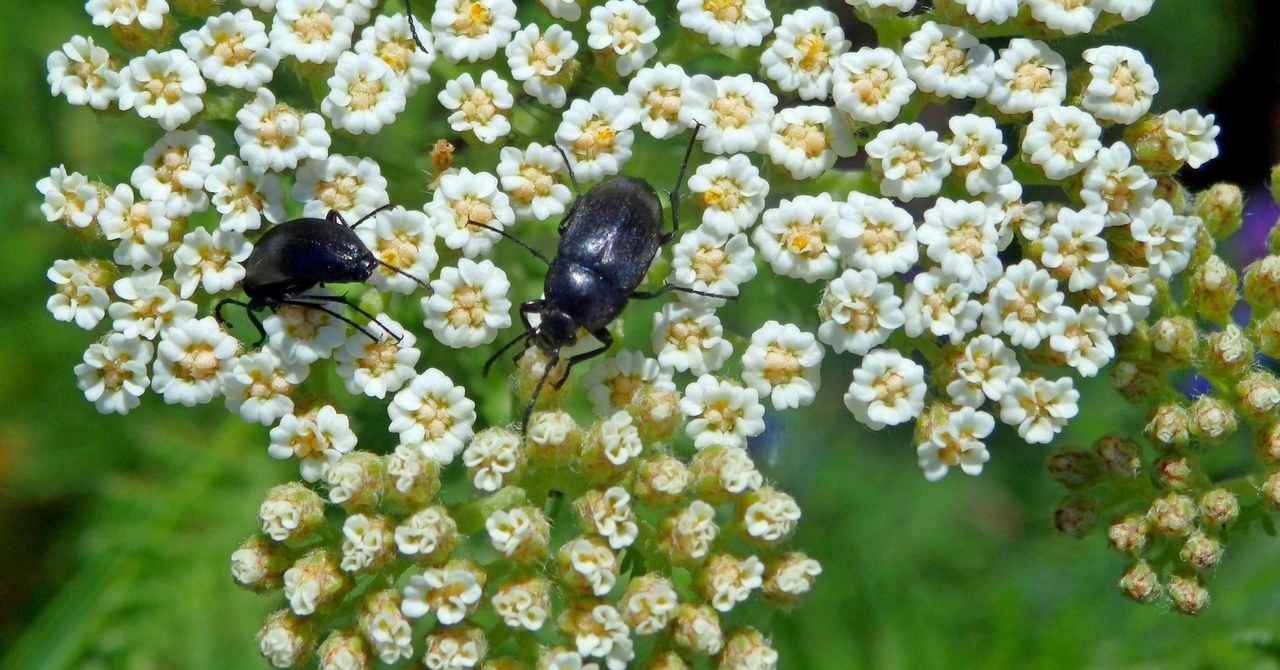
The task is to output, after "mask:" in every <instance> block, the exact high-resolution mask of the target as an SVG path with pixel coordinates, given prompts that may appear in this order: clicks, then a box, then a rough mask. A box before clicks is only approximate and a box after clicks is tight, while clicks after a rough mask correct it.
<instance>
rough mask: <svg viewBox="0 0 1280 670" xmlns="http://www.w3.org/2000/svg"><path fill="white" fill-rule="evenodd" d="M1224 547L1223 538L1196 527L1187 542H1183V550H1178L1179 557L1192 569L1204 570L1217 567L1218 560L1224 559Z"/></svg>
mask: <svg viewBox="0 0 1280 670" xmlns="http://www.w3.org/2000/svg"><path fill="white" fill-rule="evenodd" d="M1222 549H1223V547H1222V540H1219V539H1218V538H1216V537H1213V536H1210V535H1206V534H1205V533H1204V531H1202V530H1199V529H1196V530H1194V531H1191V534H1190V535H1188V536H1187V540H1186V542H1183V543H1182V550H1181V551H1180V552H1178V557H1179V558H1181V559H1182V562H1183V563H1186V564H1187V566H1188V567H1190V568H1191V569H1192V570H1195V571H1197V572H1204V571H1205V570H1212V569H1213V568H1215V567H1217V565H1218V562H1219V561H1221V560H1222Z"/></svg>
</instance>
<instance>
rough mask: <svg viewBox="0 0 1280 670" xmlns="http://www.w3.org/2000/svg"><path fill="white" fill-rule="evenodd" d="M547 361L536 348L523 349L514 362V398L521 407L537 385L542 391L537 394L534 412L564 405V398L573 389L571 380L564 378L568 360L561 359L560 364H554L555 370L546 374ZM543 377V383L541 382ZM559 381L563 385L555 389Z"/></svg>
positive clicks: (544, 355) (567, 369)
mask: <svg viewBox="0 0 1280 670" xmlns="http://www.w3.org/2000/svg"><path fill="white" fill-rule="evenodd" d="M549 360H550V359H548V358H547V356H546V354H543V353H542V350H541V349H539V348H538V347H529V348H528V349H525V350H524V353H523V354H521V355H520V358H519V359H517V360H516V373H515V375H516V397H518V398H519V399H520V406H521V407H523V406H524V405H525V403H528V402H529V398H530V397H532V396H533V391H534V389H536V388H537V387H538V384H539V383H541V384H542V390H541V391H539V392H538V403H537V405H535V406H534V410H545V409H550V408H553V407H559V406H561V405H563V404H564V399H565V397H567V396H568V394H569V391H570V390H571V389H572V388H573V380H572V379H566V377H565V376H566V375H567V374H568V371H569V360H568V359H567V358H561V359H560V362H559V363H556V367H555V369H554V370H552V371H551V373H550V374H547V363H548V362H549ZM544 375H545V376H546V380H545V381H543V376H544ZM561 380H564V385H563V386H561V387H560V388H556V384H557V383H559V382H560V381H561Z"/></svg>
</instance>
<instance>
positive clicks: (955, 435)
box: [916, 407, 996, 482]
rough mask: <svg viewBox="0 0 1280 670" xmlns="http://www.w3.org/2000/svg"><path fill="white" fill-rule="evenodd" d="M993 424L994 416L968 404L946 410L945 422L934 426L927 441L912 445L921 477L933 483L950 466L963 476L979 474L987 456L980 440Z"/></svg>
mask: <svg viewBox="0 0 1280 670" xmlns="http://www.w3.org/2000/svg"><path fill="white" fill-rule="evenodd" d="M995 426H996V420H995V418H993V417H992V416H991V415H990V414H987V413H986V412H979V411H976V410H974V409H973V408H972V407H962V408H960V410H959V411H956V412H948V413H947V421H946V423H944V424H942V425H940V426H938V427H937V428H934V429H933V432H932V433H931V434H930V435H929V439H928V441H926V442H925V443H923V444H921V445H919V446H917V447H916V455H917V456H919V458H920V469H922V470H924V477H925V479H928V480H929V481H931V482H936V481H938V480H939V479H942V478H943V477H945V476H946V474H947V471H948V470H950V469H951V468H954V467H959V468H960V469H961V470H963V471H964V473H965V474H966V475H978V474H981V473H982V464H983V463H986V462H987V460H988V459H989V458H991V455H990V454H989V453H988V452H987V446H986V445H985V444H983V443H982V439H983V438H985V437H986V436H988V435H990V434H991V431H992V430H993V429H994V428H995Z"/></svg>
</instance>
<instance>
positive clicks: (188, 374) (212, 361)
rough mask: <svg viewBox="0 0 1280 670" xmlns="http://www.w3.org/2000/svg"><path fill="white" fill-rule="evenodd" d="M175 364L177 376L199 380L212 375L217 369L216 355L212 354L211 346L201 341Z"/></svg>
mask: <svg viewBox="0 0 1280 670" xmlns="http://www.w3.org/2000/svg"><path fill="white" fill-rule="evenodd" d="M175 366H176V367H177V369H176V370H175V371H174V372H175V373H176V374H177V376H180V377H183V378H185V379H190V380H194V381H200V380H202V379H207V378H209V377H212V376H213V375H214V373H216V372H217V371H218V357H217V356H214V355H213V348H212V347H210V346H209V345H208V344H205V343H203V342H202V343H200V344H197V345H195V346H194V347H192V348H191V349H189V350H188V351H187V353H186V355H184V356H183V357H182V358H181V359H179V360H178V361H177V362H176V363H175Z"/></svg>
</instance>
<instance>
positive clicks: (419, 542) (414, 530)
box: [394, 505, 462, 565]
mask: <svg viewBox="0 0 1280 670" xmlns="http://www.w3.org/2000/svg"><path fill="white" fill-rule="evenodd" d="M394 537H395V541H396V550H397V551H399V552H400V553H401V554H402V555H404V556H409V557H413V558H418V559H420V560H422V561H424V562H426V563H427V564H429V565H439V564H441V563H444V562H445V561H447V560H449V555H450V554H452V553H453V550H454V549H455V548H456V547H457V546H458V543H459V542H460V541H461V540H462V537H461V535H459V533H458V524H457V522H455V521H454V520H453V517H451V516H449V511H448V510H446V509H445V508H444V507H442V506H440V505H433V506H431V507H425V508H423V509H420V510H418V511H417V512H414V513H413V514H412V515H410V516H409V518H407V519H405V520H404V522H403V523H401V524H400V525H399V526H397V527H396V529H395V534H394Z"/></svg>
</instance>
